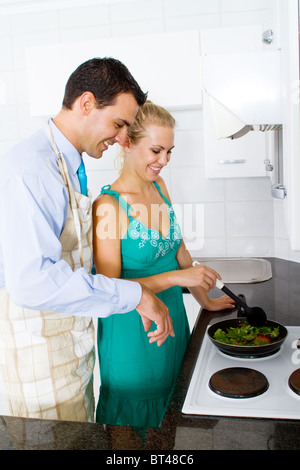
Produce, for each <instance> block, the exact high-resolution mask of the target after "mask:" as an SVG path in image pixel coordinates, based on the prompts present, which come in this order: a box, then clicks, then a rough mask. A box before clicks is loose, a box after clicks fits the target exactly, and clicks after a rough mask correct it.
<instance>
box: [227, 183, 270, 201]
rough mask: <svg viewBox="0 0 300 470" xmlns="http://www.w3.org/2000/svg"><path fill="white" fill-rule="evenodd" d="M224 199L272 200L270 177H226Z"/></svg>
mask: <svg viewBox="0 0 300 470" xmlns="http://www.w3.org/2000/svg"><path fill="white" fill-rule="evenodd" d="M225 195H226V201H270V202H271V201H273V199H272V194H271V181H270V178H268V177H266V178H226V180H225Z"/></svg>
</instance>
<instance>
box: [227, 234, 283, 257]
mask: <svg viewBox="0 0 300 470" xmlns="http://www.w3.org/2000/svg"><path fill="white" fill-rule="evenodd" d="M226 256H228V257H255V256H258V257H273V256H274V240H273V237H269V238H268V237H241V236H239V237H235V238H231V237H229V238H226Z"/></svg>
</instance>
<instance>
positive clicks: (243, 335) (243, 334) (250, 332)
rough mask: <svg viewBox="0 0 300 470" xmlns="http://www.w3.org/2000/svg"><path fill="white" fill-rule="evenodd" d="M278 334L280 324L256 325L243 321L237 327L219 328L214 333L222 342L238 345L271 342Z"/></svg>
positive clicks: (215, 337)
mask: <svg viewBox="0 0 300 470" xmlns="http://www.w3.org/2000/svg"><path fill="white" fill-rule="evenodd" d="M278 335H279V326H277V327H276V328H271V327H269V326H261V327H254V326H251V325H247V324H244V323H242V324H241V325H239V326H238V327H236V328H232V327H231V328H227V329H226V331H224V330H222V329H221V328H218V329H217V330H216V332H215V334H214V339H215V340H216V341H219V342H220V343H225V344H233V345H238V346H261V345H264V344H269V343H271V342H272V340H274V339H275V338H277V336H278Z"/></svg>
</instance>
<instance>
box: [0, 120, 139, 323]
mask: <svg viewBox="0 0 300 470" xmlns="http://www.w3.org/2000/svg"><path fill="white" fill-rule="evenodd" d="M50 126H51V130H52V133H53V136H54V141H55V143H56V146H57V148H58V149H59V151H60V152H62V154H63V156H64V159H65V161H66V165H67V168H68V172H69V177H70V180H71V183H72V185H73V188H74V189H75V191H78V192H80V185H79V181H78V176H77V170H78V167H79V165H80V162H81V155H80V154H79V153H78V151H77V150H76V149H75V147H74V146H73V145H72V144H71V143H70V142H69V141H68V140H67V139H66V138H65V137H64V135H63V134H62V133H61V132H60V131H59V129H58V128H57V127H56V126H55V125H54V123H53V122H52V121H50ZM67 211H68V191H67V188H66V186H65V184H64V181H63V179H62V177H61V174H60V171H59V168H58V165H57V163H56V154H55V152H54V150H53V149H52V146H51V143H50V139H49V136H48V134H47V130H46V127H45V128H44V129H41V130H39V131H37V132H36V133H35V134H33V135H32V136H31V137H29V138H28V139H27V140H25V141H24V142H21V143H19V144H17V145H16V146H14V147H13V148H12V149H11V150H10V151H9V152H8V153H7V154H6V155H4V156H3V157H2V158H1V159H0V289H2V288H4V287H6V289H7V290H8V292H9V294H10V296H11V298H12V300H13V301H14V302H15V304H17V305H19V306H22V307H26V308H32V309H37V310H49V311H52V312H60V313H68V314H71V315H81V316H95V317H106V316H108V315H110V314H113V313H125V312H128V311H130V310H133V309H134V308H135V307H136V306H137V305H138V303H139V301H140V299H141V286H140V284H138V283H136V282H130V281H126V280H123V279H110V278H107V277H105V276H102V275H99V274H98V275H91V274H88V273H87V272H86V271H85V269H84V268H81V269H78V270H76V271H75V272H73V271H72V269H71V267H70V266H69V265H68V264H67V263H66V262H65V261H64V260H62V259H61V244H60V242H59V237H60V234H61V232H62V230H63V228H64V226H65V222H66V218H67Z"/></svg>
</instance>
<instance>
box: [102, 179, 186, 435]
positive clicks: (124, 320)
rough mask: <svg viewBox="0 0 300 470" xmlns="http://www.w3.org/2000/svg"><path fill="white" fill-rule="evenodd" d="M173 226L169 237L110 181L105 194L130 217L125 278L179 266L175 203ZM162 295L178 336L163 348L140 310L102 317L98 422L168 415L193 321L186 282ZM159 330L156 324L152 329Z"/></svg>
mask: <svg viewBox="0 0 300 470" xmlns="http://www.w3.org/2000/svg"><path fill="white" fill-rule="evenodd" d="M154 185H155V186H156V188H157V190H158V191H159V193H160V195H161V197H162V199H163V200H164V202H165V203H166V204H167V205H168V213H169V217H170V229H169V233H168V235H167V236H166V238H163V237H162V236H161V235H160V233H159V232H157V231H156V230H151V229H149V228H147V227H146V226H145V225H144V224H143V223H142V222H140V221H139V220H137V219H135V218H133V217H132V216H131V211H132V208H131V207H130V206H129V205H128V204H127V203H126V202H125V200H124V199H122V198H121V197H120V195H119V193H117V192H115V191H112V190H111V189H110V185H108V186H104V187H103V188H102V190H101V194H109V195H111V196H112V197H114V198H115V199H116V200H117V201H118V202H119V204H120V205H121V207H122V208H123V209H124V210H125V212H126V214H127V215H128V218H129V227H128V230H127V233H126V235H125V237H124V238H123V239H122V240H121V262H122V264H121V266H122V272H121V278H123V279H136V278H142V277H148V276H152V275H155V274H158V273H162V272H166V271H172V270H177V269H179V267H178V263H177V260H176V252H177V250H178V248H179V246H180V245H181V241H182V236H181V230H180V227H179V225H178V223H177V221H176V217H175V214H174V211H173V208H172V205H171V204H170V202H169V201H168V200H167V199H166V198H165V196H164V195H163V194H162V192H161V190H160V187H159V186H158V184H157V183H156V182H154ZM157 296H158V297H159V298H160V299H161V300H162V301H163V302H164V303H165V304H166V305H167V307H168V308H169V313H170V316H171V318H172V321H173V327H174V332H175V338H174V337H171V336H169V337H168V338H167V339H166V341H165V342H164V343H163V344H162V345H161V346H160V347H158V346H157V344H156V343H153V344H150V343H149V337H148V336H147V333H146V332H145V330H144V328H143V324H142V321H141V317H140V315H139V314H138V312H137V311H136V310H133V311H131V312H129V313H125V314H114V315H111V316H110V317H108V318H101V319H99V320H98V354H99V365H100V376H101V385H100V394H99V401H98V405H97V411H96V421H97V422H98V423H102V424H118V425H127V426H137V427H158V426H159V424H160V422H161V421H162V418H163V416H164V413H165V410H166V406H167V404H168V399H169V397H170V393H171V391H172V387H173V385H174V383H175V380H176V378H177V375H178V372H179V370H180V366H181V364H182V359H183V356H184V353H185V350H186V347H187V344H188V341H189V336H190V332H189V326H188V321H187V316H186V312H185V307H184V303H183V296H182V289H181V287H171V288H169V289H167V290H165V291H163V292H160V293H158V294H157ZM152 329H155V325H153V326H152V327H151V330H152Z"/></svg>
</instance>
